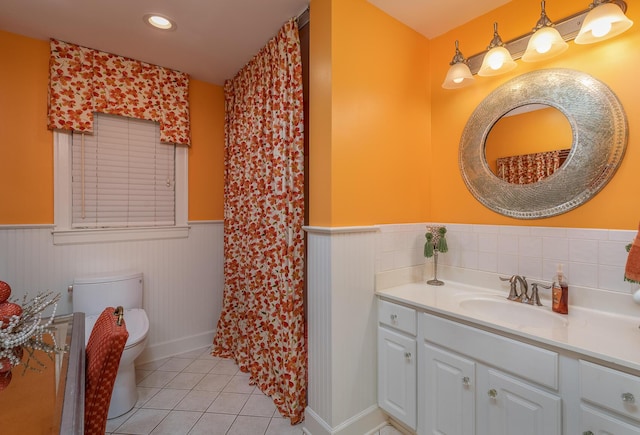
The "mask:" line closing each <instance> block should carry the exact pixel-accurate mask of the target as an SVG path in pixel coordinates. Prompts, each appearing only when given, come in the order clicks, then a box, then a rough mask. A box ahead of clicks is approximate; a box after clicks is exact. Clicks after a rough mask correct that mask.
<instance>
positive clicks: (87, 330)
mask: <svg viewBox="0 0 640 435" xmlns="http://www.w3.org/2000/svg"><path fill="white" fill-rule="evenodd" d="M98 317H99V314H93V315H91V316H85V318H84V344H85V346H86V344H87V343H88V342H89V337H90V336H91V331H92V330H93V326H94V325H95V324H96V320H98ZM124 321H125V324H126V325H127V331H128V332H129V338H127V342H126V343H125V345H124V347H125V349H126V348H127V347H131V346H133V345H135V344H138V343H139V342H140V341H142V340H144V339H145V338H146V337H147V333H148V332H149V318H148V317H147V313H146V312H145V311H144V310H143V309H141V308H128V309H126V310H124Z"/></svg>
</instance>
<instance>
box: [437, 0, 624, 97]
mask: <svg viewBox="0 0 640 435" xmlns="http://www.w3.org/2000/svg"><path fill="white" fill-rule="evenodd" d="M590 1H591V4H590V5H589V7H588V8H587V9H584V10H582V11H578V12H576V13H575V14H573V15H570V16H568V17H565V18H562V19H560V20H558V21H555V22H552V21H551V20H550V19H549V18H548V17H547V14H546V11H545V2H544V1H542V12H541V15H540V19H539V20H538V23H537V24H536V26H535V28H534V29H533V31H532V32H529V33H527V34H524V35H521V36H518V37H517V38H514V39H511V40H509V41H507V42H504V43H503V42H502V39H501V38H500V35H498V24H497V23H495V24H494V37H493V39H492V40H491V43H490V45H489V47H487V51H484V52H481V53H477V54H474V55H473V56H470V57H468V58H467V59H466V60H465V61H464V63H462V65H466V66H468V68H469V71H471V74H472V75H474V74H477V75H479V76H495V75H498V74H502V73H505V72H507V71H511V70H512V69H513V68H515V66H516V63H515V61H516V60H518V59H522V60H523V61H525V62H535V61H540V60H544V59H549V58H550V57H552V56H555V55H558V54H560V53H562V52H564V51H565V50H566V46H567V44H566V42H568V41H573V40H575V43H576V44H590V43H593V42H598V41H603V40H605V39H609V38H612V37H614V36H616V35H619V34H621V33H622V32H624V31H625V30H627V29H628V28H629V27H631V26H632V25H633V21H631V20H630V19H628V18H627V17H626V15H625V13H626V12H627V3H626V1H625V0H590ZM603 21H604V23H605V24H604V25H602V24H601V23H602V22H603ZM556 32H557V33H558V34H559V35H560V37H561V39H562V41H564V45H563V43H562V42H559V41H558V40H557V39H551V40H546V42H545V43H544V44H542V45H539V44H541V42H538V39H542V40H544V39H545V38H547V36H546V35H547V34H548V33H556ZM554 40H555V41H556V42H549V41H554ZM530 46H531V47H530ZM547 47H548V49H547V51H546V52H545V48H547ZM499 49H501V50H499ZM456 50H457V41H456ZM494 50H495V51H494ZM494 53H497V54H498V56H500V59H501V60H502V62H503V64H502V66H499V63H500V60H496V59H495V58H494V57H493V55H494ZM500 53H501V54H500ZM456 55H457V52H456ZM490 55H491V56H490ZM455 59H456V57H455V56H454V61H452V63H451V67H450V68H449V72H447V78H445V81H444V83H443V84H442V87H443V88H445V89H455V88H460V87H463V86H466V85H468V84H470V83H472V82H471V80H470V79H465V80H463V83H464V85H463V86H448V85H449V81H448V78H449V75H450V74H453V72H455V70H454V71H453V72H452V71H451V70H452V69H453V68H454V66H456V64H460V62H457V63H456V62H455ZM463 59H464V58H463ZM456 69H460V70H461V69H462V66H456ZM454 77H457V78H458V79H459V78H460V76H454ZM454 83H455V82H454Z"/></svg>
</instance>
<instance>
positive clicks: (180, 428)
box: [151, 411, 202, 435]
mask: <svg viewBox="0 0 640 435" xmlns="http://www.w3.org/2000/svg"><path fill="white" fill-rule="evenodd" d="M201 415H202V413H200V412H192V411H171V412H170V413H169V415H167V416H166V417H165V418H164V420H162V421H161V422H160V424H159V425H158V426H156V428H155V429H154V430H153V431H152V432H151V434H152V435H186V434H187V433H189V431H190V430H191V428H192V427H193V426H194V425H195V424H196V422H197V421H198V420H199V419H200V416H201Z"/></svg>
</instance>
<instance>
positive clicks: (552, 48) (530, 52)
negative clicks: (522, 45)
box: [522, 26, 569, 62]
mask: <svg viewBox="0 0 640 435" xmlns="http://www.w3.org/2000/svg"><path fill="white" fill-rule="evenodd" d="M567 48H569V44H567V43H566V42H565V41H564V39H562V36H560V32H558V31H557V30H556V29H554V28H553V27H549V26H547V27H543V28H541V29H538V30H536V32H535V33H534V34H533V35H532V36H531V39H529V44H527V50H526V51H525V52H524V55H523V56H522V60H523V61H524V62H538V61H540V60H545V59H550V58H552V57H554V56H557V55H559V54H560V53H562V52H564V51H565V50H566V49H567Z"/></svg>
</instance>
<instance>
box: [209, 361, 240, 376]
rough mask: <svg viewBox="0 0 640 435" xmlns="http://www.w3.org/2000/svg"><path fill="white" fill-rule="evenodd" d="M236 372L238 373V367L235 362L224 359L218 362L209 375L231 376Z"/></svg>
mask: <svg viewBox="0 0 640 435" xmlns="http://www.w3.org/2000/svg"><path fill="white" fill-rule="evenodd" d="M238 372H240V370H239V369H238V365H237V364H236V363H235V362H233V360H230V359H225V360H222V361H219V362H218V364H216V365H215V366H214V367H213V368H212V369H211V371H210V372H209V373H212V374H216V375H231V376H233V375H235V374H236V373H238Z"/></svg>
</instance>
